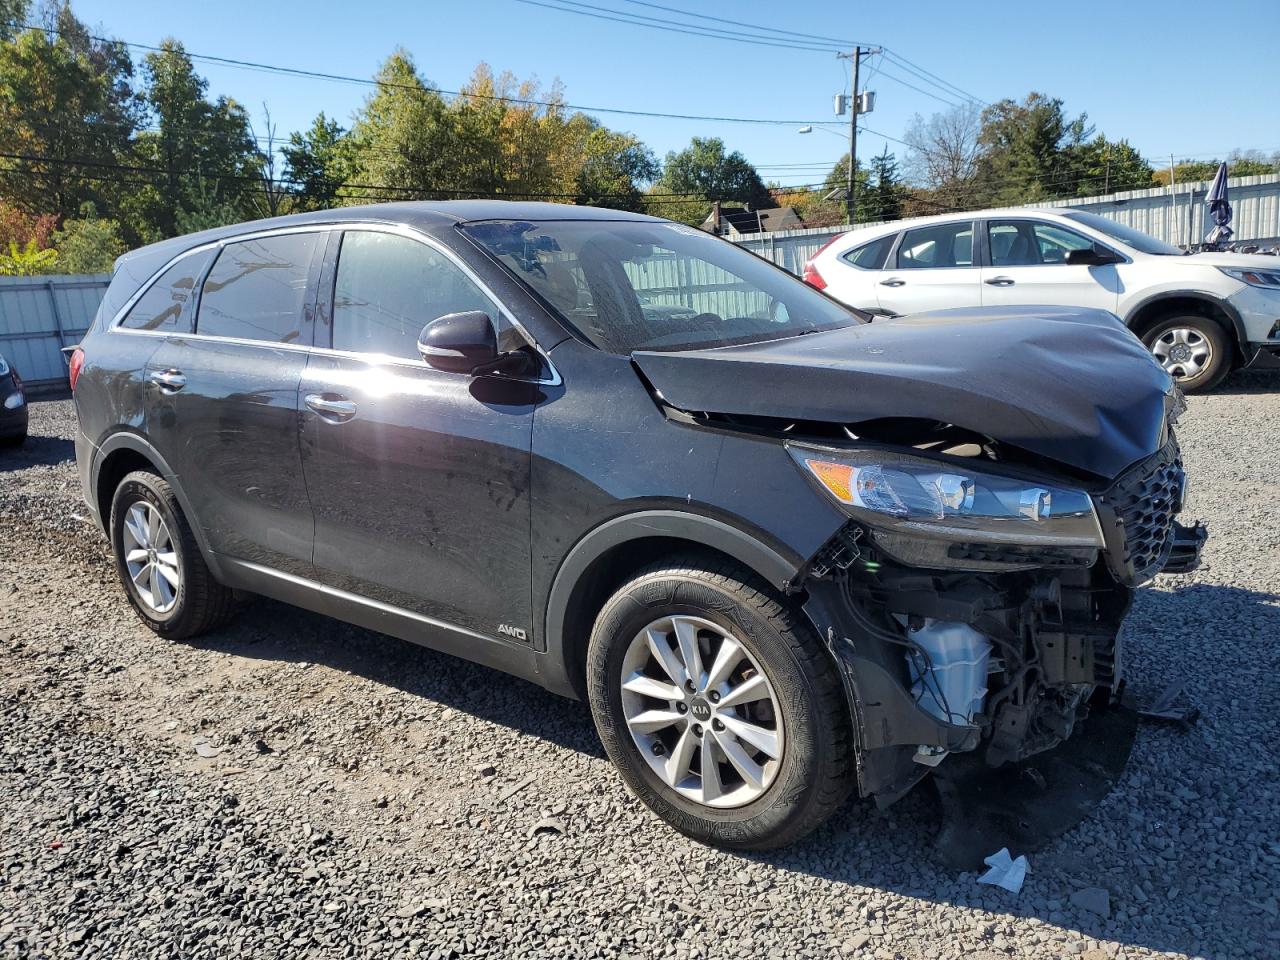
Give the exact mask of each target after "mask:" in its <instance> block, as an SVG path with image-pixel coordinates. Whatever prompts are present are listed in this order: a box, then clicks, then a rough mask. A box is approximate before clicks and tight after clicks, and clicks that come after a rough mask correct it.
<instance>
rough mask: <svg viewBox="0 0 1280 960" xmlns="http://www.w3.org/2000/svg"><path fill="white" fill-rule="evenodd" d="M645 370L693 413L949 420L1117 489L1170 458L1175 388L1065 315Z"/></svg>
mask: <svg viewBox="0 0 1280 960" xmlns="http://www.w3.org/2000/svg"><path fill="white" fill-rule="evenodd" d="M632 359H633V360H634V361H635V363H636V364H637V365H638V366H639V367H640V370H641V371H642V372H643V373H644V375H645V377H647V378H648V380H649V382H650V383H652V384H653V386H654V387H655V388H656V389H657V390H658V392H659V393H661V395H662V397H663V398H664V399H665V400H666V401H667V402H668V403H670V404H672V405H674V406H675V407H678V408H680V409H682V410H687V411H695V412H704V413H723V414H729V415H738V416H761V417H780V418H785V419H796V420H820V421H825V422H832V423H843V424H850V425H855V424H857V423H858V422H860V421H864V420H873V419H878V418H881V417H916V418H922V419H929V420H940V421H943V422H946V423H952V424H955V425H956V426H959V427H964V428H965V429H968V430H972V431H975V432H977V433H981V434H985V435H986V436H989V437H992V438H993V439H996V440H1000V441H1003V442H1005V443H1009V444H1012V445H1014V446H1018V447H1021V448H1022V449H1024V450H1028V451H1030V452H1032V453H1035V454H1038V455H1040V456H1044V457H1048V458H1050V459H1052V460H1056V461H1058V462H1059V463H1063V464H1067V465H1069V466H1071V467H1075V468H1077V469H1080V470H1085V471H1088V472H1090V473H1094V474H1097V475H1099V476H1101V477H1106V478H1111V477H1114V476H1116V475H1117V474H1119V473H1120V472H1121V471H1122V470H1124V468H1125V467H1127V466H1128V465H1129V464H1131V463H1133V462H1134V461H1136V460H1139V459H1141V458H1142V457H1144V456H1147V455H1148V454H1150V453H1153V452H1154V451H1155V450H1157V449H1159V446H1160V443H1161V439H1162V437H1163V434H1164V422H1165V411H1166V403H1167V402H1168V401H1167V395H1168V394H1169V393H1170V390H1171V381H1170V378H1169V376H1168V374H1166V373H1165V372H1164V371H1163V370H1162V369H1161V368H1160V366H1159V365H1158V364H1157V363H1156V362H1155V361H1154V360H1153V359H1152V358H1151V355H1150V354H1149V353H1148V352H1147V349H1146V348H1145V347H1144V346H1143V345H1142V344H1141V343H1140V342H1139V341H1138V339H1137V338H1136V337H1135V336H1134V335H1133V334H1132V333H1130V332H1129V331H1128V330H1127V329H1125V327H1124V326H1123V325H1122V324H1121V323H1120V321H1119V320H1117V319H1116V318H1115V317H1114V316H1112V315H1111V314H1109V313H1107V312H1105V311H1102V310H1081V309H1074V308H1071V309H1069V308H1059V307H984V308H976V309H964V310H943V311H937V312H934V313H925V314H918V315H916V316H913V317H905V318H902V319H897V320H890V321H884V322H876V323H872V324H860V325H856V326H852V327H846V328H844V329H841V330H832V331H829V332H825V333H817V334H811V335H808V336H802V337H791V338H787V339H785V340H773V341H769V342H765V343H752V344H746V345H743V346H730V347H716V348H711V349H704V350H684V351H676V352H659V351H637V352H636V353H634V354H633V355H632ZM854 430H855V432H856V426H855V427H854Z"/></svg>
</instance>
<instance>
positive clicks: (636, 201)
mask: <svg viewBox="0 0 1280 960" xmlns="http://www.w3.org/2000/svg"><path fill="white" fill-rule="evenodd" d="M578 116H579V117H582V115H581V114H579V115H578ZM581 126H583V127H585V128H586V129H585V135H583V136H581V138H580V141H579V142H580V147H579V151H578V156H579V158H580V163H579V165H578V170H577V173H576V175H575V176H574V183H573V186H574V193H576V194H577V202H578V203H584V204H588V205H591V206H597V207H612V208H614V209H617V210H632V211H640V210H642V209H643V208H644V189H643V188H644V185H645V184H647V183H651V182H652V181H653V180H654V179H655V178H656V177H657V176H658V161H657V159H656V158H655V157H654V155H653V151H652V150H650V149H649V148H648V147H646V146H645V145H644V144H643V143H641V142H640V141H639V140H637V139H636V138H635V137H634V136H632V135H631V134H629V133H617V132H615V131H613V130H609V129H606V128H605V127H603V126H601V125H600V124H598V123H596V122H595V121H594V120H590V119H589V118H586V117H582V121H581Z"/></svg>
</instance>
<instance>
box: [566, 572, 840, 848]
mask: <svg viewBox="0 0 1280 960" xmlns="http://www.w3.org/2000/svg"><path fill="white" fill-rule="evenodd" d="M586 681H587V695H588V698H589V700H590V702H591V713H592V716H593V717H594V718H595V721H596V729H597V730H598V731H599V732H600V740H601V742H602V743H603V744H604V747H605V750H606V751H607V752H608V754H609V758H610V759H611V760H612V761H613V763H614V765H615V766H616V767H617V768H618V770H619V772H620V773H621V774H622V778H623V779H624V780H625V781H626V783H627V786H628V787H630V788H631V790H632V792H633V793H635V795H636V796H637V797H639V798H640V800H642V801H643V802H644V803H645V804H646V805H647V806H649V808H650V809H652V810H653V811H654V812H655V813H657V814H658V815H659V816H660V817H662V819H664V820H666V821H667V822H668V823H670V824H671V825H672V826H674V827H675V828H676V829H677V830H679V831H680V832H682V833H684V834H687V835H688V836H690V837H693V838H694V839H697V840H701V841H703V842H705V843H714V844H717V845H719V846H724V847H733V848H738V849H763V848H766V847H776V846H781V845H783V844H787V843H791V842H793V841H795V840H797V839H799V838H800V837H802V836H804V835H805V834H806V833H808V832H809V831H811V830H813V829H814V828H815V827H816V826H818V824H820V823H822V822H823V821H824V820H825V819H827V817H829V816H830V815H831V814H832V813H833V812H834V811H835V810H836V809H837V808H838V807H839V806H840V804H842V803H843V802H844V800H845V798H846V797H847V796H848V792H849V789H850V787H851V786H852V784H853V778H854V771H853V747H852V743H851V741H852V734H853V728H852V724H851V722H850V718H849V711H848V706H847V703H846V701H845V697H844V689H843V685H842V683H841V679H840V673H839V670H838V669H837V668H836V665H835V664H834V663H833V662H832V660H831V655H830V653H829V652H828V651H827V649H826V648H825V647H824V646H823V645H822V643H821V642H820V641H819V639H818V638H817V636H816V635H815V634H814V633H813V630H812V628H811V627H810V626H809V625H808V623H807V621H805V620H804V618H803V617H802V615H801V614H799V613H798V612H797V611H796V610H795V608H793V607H792V606H791V605H789V604H786V603H784V602H783V600H782V598H780V597H778V596H777V595H775V594H774V593H773V592H772V591H771V590H770V589H769V587H768V586H767V585H766V584H764V583H762V582H761V581H760V580H758V579H757V578H756V577H755V576H753V575H752V574H750V573H749V572H747V571H744V570H742V569H741V568H740V567H737V566H735V565H733V564H732V563H730V562H729V561H727V560H723V561H721V560H716V559H712V558H709V557H705V558H693V557H690V558H684V559H670V560H666V561H660V562H658V563H655V564H653V565H652V566H650V567H648V568H647V569H644V570H641V571H640V572H639V573H637V574H636V575H635V577H634V578H633V579H631V580H630V581H628V582H627V583H624V584H623V585H622V586H621V587H619V589H618V590H617V592H616V593H614V595H613V596H612V597H610V598H609V600H608V602H607V603H605V605H604V608H603V609H602V610H601V611H600V615H599V617H598V618H597V619H596V623H595V627H594V629H593V630H592V631H591V639H590V642H589V644H588V648H587V675H586Z"/></svg>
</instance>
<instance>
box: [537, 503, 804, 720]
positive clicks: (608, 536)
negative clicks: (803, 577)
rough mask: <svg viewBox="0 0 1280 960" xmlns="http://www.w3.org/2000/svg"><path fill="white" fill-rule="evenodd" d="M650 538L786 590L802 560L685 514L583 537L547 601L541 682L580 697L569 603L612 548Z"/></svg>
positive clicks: (614, 525)
mask: <svg viewBox="0 0 1280 960" xmlns="http://www.w3.org/2000/svg"><path fill="white" fill-rule="evenodd" d="M650 537H671V538H673V539H678V540H687V541H689V542H690V543H693V544H703V545H706V546H708V547H711V548H713V549H715V550H718V551H720V552H721V553H724V554H726V555H728V556H730V557H732V558H733V559H735V560H737V561H738V562H739V563H741V564H743V565H744V566H746V567H747V568H749V569H750V570H752V571H754V572H755V573H756V574H758V575H759V576H761V577H763V578H764V579H765V580H767V581H768V582H769V583H770V584H772V585H773V586H774V587H777V588H778V589H780V590H785V589H786V587H787V585H788V583H789V582H790V581H792V580H794V579H795V577H796V574H797V573H799V571H800V568H801V567H802V566H803V564H804V559H803V558H801V557H799V556H790V557H788V556H784V555H783V554H782V553H779V552H778V551H777V550H775V549H774V548H773V547H770V546H769V545H767V544H765V543H764V542H762V541H761V540H760V539H759V538H757V537H755V536H753V535H752V534H750V533H747V532H745V531H743V530H741V529H739V528H738V527H734V526H731V525H730V524H727V523H725V522H724V521H722V520H716V519H714V518H712V517H707V516H703V515H701V514H696V513H687V512H685V511H682V510H644V511H640V512H637V513H629V514H625V515H624V516H621V517H615V518H614V519H612V520H608V521H606V522H604V523H602V524H600V525H599V526H598V527H595V528H594V529H592V530H591V531H590V532H589V533H587V534H586V535H584V536H583V537H582V538H581V539H580V540H579V541H578V542H577V543H576V544H574V545H573V547H572V548H571V549H570V550H569V552H568V553H567V554H566V555H565V558H564V560H563V562H561V564H560V569H559V570H557V571H556V576H555V579H554V580H553V581H552V584H551V592H550V594H549V595H548V597H547V607H546V614H545V618H544V629H543V633H542V638H541V639H542V648H543V651H544V655H543V657H541V658H540V659H541V660H542V661H543V667H542V669H545V671H546V672H545V676H543V677H541V682H542V683H543V684H544V685H545V686H547V687H548V688H549V689H551V690H553V691H555V692H557V693H561V694H564V695H566V696H571V697H576V696H577V692H576V691H575V690H574V685H573V681H572V679H571V678H572V676H573V670H574V667H575V664H572V663H570V662H569V661H570V657H571V651H569V650H568V645H567V644H566V643H565V642H564V637H565V635H566V633H565V627H566V625H567V624H566V620H567V617H568V611H569V602H570V599H571V597H572V594H573V590H574V587H575V586H576V585H577V584H578V583H579V581H580V580H581V579H582V576H583V575H584V574H585V573H586V572H587V570H589V569H590V568H591V566H592V564H594V563H595V562H596V561H597V560H599V559H600V558H601V557H602V556H604V554H605V553H606V552H608V551H609V550H612V549H613V548H614V547H617V546H621V545H623V544H626V543H629V542H633V541H639V540H644V539H646V538H650Z"/></svg>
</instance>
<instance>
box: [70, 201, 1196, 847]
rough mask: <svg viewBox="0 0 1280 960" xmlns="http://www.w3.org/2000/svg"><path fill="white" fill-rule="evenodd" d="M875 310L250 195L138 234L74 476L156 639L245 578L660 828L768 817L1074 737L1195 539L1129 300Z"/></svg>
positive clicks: (227, 603)
mask: <svg viewBox="0 0 1280 960" xmlns="http://www.w3.org/2000/svg"><path fill="white" fill-rule="evenodd" d="M865 320H866V318H865V316H863V315H862V314H858V313H856V312H851V311H850V310H848V309H847V308H845V307H842V306H841V305H839V304H838V303H836V302H835V301H833V300H830V299H828V298H827V297H826V296H825V295H823V294H821V293H819V292H817V291H815V290H813V289H811V288H809V287H807V286H805V285H804V284H803V283H801V282H800V281H799V280H797V279H795V278H794V277H792V276H790V275H789V274H786V273H785V272H783V271H781V270H779V269H777V268H775V267H774V266H772V265H771V264H768V263H766V262H765V261H763V260H760V259H758V258H756V257H755V256H753V255H752V254H750V253H748V252H745V251H743V250H742V249H741V248H738V247H735V246H734V245H732V244H729V243H727V242H724V241H722V240H719V239H716V238H714V237H711V236H709V235H707V234H705V233H701V232H699V231H697V230H693V229H690V228H688V227H685V226H682V225H679V224H674V223H669V222H666V221H663V220H658V219H655V218H652V217H645V216H638V215H629V214H624V213H618V212H615V211H605V210H592V209H589V208H582V207H561V206H554V205H547V204H518V203H498V202H481V201H463V202H456V203H421V204H399V205H387V206H377V207H364V208H349V209H343V210H336V211H327V212H322V213H315V214H307V215H302V216H297V217H287V218H283V219H279V220H268V221H261V222H257V223H250V224H243V225H240V226H235V227H229V228H225V229H221V230H218V231H214V232H209V233H203V234H196V235H193V236H187V237H181V238H178V239H175V240H170V241H167V242H165V243H161V244H157V245H155V246H152V247H146V248H144V249H141V250H138V251H135V252H133V253H131V254H129V255H127V256H125V257H123V258H122V259H121V260H120V261H119V263H118V265H117V268H116V272H115V276H114V278H113V280H112V283H111V287H110V289H109V290H108V292H107V295H106V298H105V300H104V301H103V304H102V308H101V310H100V311H99V314H98V316H97V318H96V320H95V321H94V324H93V328H92V330H91V331H90V333H89V334H88V335H87V336H86V338H85V339H84V341H83V343H82V345H81V350H80V351H78V352H77V354H76V355H75V356H74V357H73V361H72V372H73V379H74V384H73V386H74V393H75V402H76V408H77V410H78V412H79V417H80V435H79V437H78V439H77V445H76V450H77V458H78V461H79V469H80V475H81V479H82V481H83V484H84V492H85V497H86V499H87V501H88V503H89V506H90V508H91V509H92V511H93V513H94V514H95V516H97V517H98V518H99V520H100V522H101V523H102V526H103V528H104V530H105V531H106V533H107V535H108V537H109V538H110V541H111V546H112V549H113V550H114V553H115V557H116V562H117V566H118V569H119V574H120V578H121V580H122V582H123V584H124V587H125V591H126V593H127V595H128V598H129V601H130V602H131V603H132V604H133V606H134V608H135V609H136V610H137V612H138V615H139V616H140V617H141V618H142V619H143V621H144V622H146V623H147V624H148V625H149V626H150V627H151V628H152V629H153V630H155V631H156V632H157V633H159V634H161V635H163V636H166V637H171V638H173V639H175V640H176V639H182V638H186V637H191V636H194V635H195V634H198V633H200V632H201V631H204V630H209V629H212V628H215V627H217V626H218V625H219V624H221V623H223V622H224V621H225V620H226V619H227V618H228V617H230V616H231V615H232V614H233V612H234V611H236V610H237V609H238V607H239V605H240V604H239V601H240V600H241V599H242V598H244V597H246V596H248V595H252V594H261V595H266V596H269V597H274V598H276V599H278V600H283V601H286V602H288V603H292V604H297V605H298V606H301V607H306V608H308V609H311V610H315V611H319V612H322V613H325V614H329V615H332V616H335V617H339V618H342V619H344V620H347V621H350V622H352V623H356V624H361V625H364V626H366V627H370V628H372V629H376V630H380V631H383V632H386V633H389V634H393V635H395V636H398V637H403V638H405V639H408V640H412V641H414V642H417V643H422V644H426V645H428V646H431V647H434V648H436V649H438V650H443V651H445V652H448V653H451V654H455V655H457V656H460V657H465V658H468V659H470V660H474V661H477V662H479V663H482V664H486V665H488V666H491V667H497V668H499V669H501V670H505V671H508V672H510V673H513V674H516V675H518V676H521V677H524V678H526V679H529V680H532V681H534V682H535V683H539V684H543V685H544V686H546V687H548V688H550V689H551V690H554V691H556V692H558V693H561V694H565V695H567V696H575V697H583V698H586V699H588V700H589V701H590V704H591V709H592V713H593V715H594V717H595V721H596V724H597V727H598V729H599V731H600V736H601V738H602V740H603V742H604V745H605V748H606V749H607V750H608V752H609V755H610V757H612V759H613V760H614V762H615V763H616V764H617V766H618V767H619V769H620V770H621V772H622V775H623V777H624V778H625V779H626V781H627V783H628V784H629V785H630V787H631V788H632V789H633V790H634V791H635V792H636V793H637V794H638V795H639V796H640V797H641V798H642V799H643V800H644V801H645V802H646V803H647V804H648V805H649V806H650V807H652V808H653V809H654V810H655V811H657V812H658V813H659V814H660V815H661V816H662V817H664V818H665V819H666V820H668V821H669V822H670V823H671V824H673V825H674V826H675V827H677V828H678V829H680V830H682V831H684V832H685V833H688V834H690V835H691V836H694V837H698V838H700V839H703V840H706V841H710V842H714V843H719V844H723V845H726V846H734V847H762V846H769V845H776V844H781V843H786V842H789V841H791V840H794V839H795V838H797V837H799V836H801V835H803V834H804V833H805V832H806V831H808V830H810V829H812V828H813V827H814V826H816V825H817V824H818V823H820V822H822V820H823V819H824V818H826V817H827V816H828V815H829V814H830V813H831V812H832V811H833V810H835V809H836V807H837V806H838V805H839V804H840V803H841V802H843V800H844V799H845V797H846V796H847V794H848V792H849V791H850V790H851V789H855V788H856V789H857V790H859V791H860V792H861V793H862V794H863V795H874V796H875V797H876V798H877V799H878V800H879V801H880V802H882V803H887V802H891V801H893V800H894V799H896V798H898V797H900V796H901V795H902V794H904V793H905V792H906V791H907V790H908V789H909V788H910V787H911V786H912V785H913V784H915V783H916V782H917V781H919V780H920V779H921V778H922V777H923V776H925V775H926V774H927V773H928V772H929V771H930V770H932V769H933V768H935V767H936V766H937V765H938V764H939V763H947V762H951V763H956V762H960V761H961V760H962V759H967V760H968V761H973V760H974V759H977V760H978V762H985V763H988V764H991V765H999V764H1003V763H1007V762H1011V761H1017V760H1020V759H1023V758H1025V757H1027V756H1030V755H1031V754H1034V753H1036V752H1038V751H1042V750H1046V749H1049V748H1052V747H1054V746H1055V745H1056V744H1058V743H1060V742H1061V741H1062V740H1063V739H1065V738H1066V737H1069V736H1070V735H1071V734H1072V731H1073V729H1074V728H1075V726H1076V724H1077V722H1078V721H1079V720H1080V718H1081V717H1083V716H1084V715H1085V713H1086V711H1087V710H1088V708H1089V705H1090V704H1091V703H1094V704H1097V703H1099V702H1103V703H1105V701H1106V700H1107V699H1108V697H1109V696H1111V695H1113V694H1114V692H1115V691H1116V689H1117V687H1118V685H1119V682H1120V663H1121V657H1120V650H1119V631H1120V626H1121V622H1122V620H1123V618H1124V616H1125V614H1126V611H1127V610H1128V607H1129V602H1130V596H1131V593H1132V590H1133V588H1134V587H1136V586H1137V585H1139V584H1141V583H1143V582H1144V581H1146V580H1148V579H1149V578H1151V577H1152V576H1154V575H1155V574H1156V573H1159V572H1161V571H1165V572H1176V571H1179V570H1186V569H1190V568H1191V567H1192V566H1194V565H1195V563H1196V560H1197V557H1198V554H1199V550H1200V546H1201V543H1202V542H1203V539H1204V534H1203V530H1202V529H1200V528H1199V527H1198V526H1197V527H1194V528H1190V529H1188V528H1184V527H1182V526H1180V525H1179V524H1177V523H1176V522H1175V520H1174V516H1175V514H1176V513H1177V512H1178V511H1179V509H1180V508H1181V505H1182V497H1183V491H1184V474H1183V470H1182V466H1181V461H1180V458H1179V454H1178V446H1177V442H1176V440H1175V439H1174V434H1173V429H1172V424H1173V421H1174V419H1175V417H1176V416H1177V415H1178V413H1179V412H1180V409H1181V405H1180V397H1179V396H1178V394H1177V392H1176V390H1174V389H1173V387H1172V385H1171V383H1170V380H1169V378H1168V376H1167V375H1166V374H1165V373H1164V371H1163V370H1161V369H1160V367H1159V366H1158V365H1157V364H1155V362H1154V361H1153V360H1152V359H1151V357H1150V356H1149V355H1148V353H1147V351H1146V350H1145V349H1144V348H1143V346H1142V344H1141V343H1139V342H1138V340H1137V339H1136V338H1135V337H1134V336H1133V335H1132V334H1131V333H1129V332H1128V331H1127V330H1125V329H1124V327H1123V326H1121V325H1120V324H1119V323H1118V322H1117V321H1116V319H1115V318H1114V317H1112V316H1111V315H1109V314H1105V313H1101V312H1093V311H1067V310H1062V309H1052V308H1017V309H1005V310H988V311H985V312H979V311H970V312H961V313H956V312H952V313H950V314H949V315H947V316H944V317H938V316H921V317H915V318H912V319H910V320H904V321H900V322H892V323H884V324H880V323H877V324H875V325H874V326H871V325H867V324H866V323H865ZM948 758H950V759H948Z"/></svg>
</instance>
